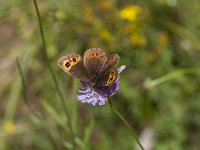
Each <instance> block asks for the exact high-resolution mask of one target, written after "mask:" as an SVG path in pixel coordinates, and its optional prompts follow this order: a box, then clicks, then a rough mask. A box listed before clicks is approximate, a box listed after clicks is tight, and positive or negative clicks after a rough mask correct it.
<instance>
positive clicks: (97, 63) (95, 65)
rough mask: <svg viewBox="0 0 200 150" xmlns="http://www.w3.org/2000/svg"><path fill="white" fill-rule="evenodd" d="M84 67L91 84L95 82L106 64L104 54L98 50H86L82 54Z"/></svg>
mask: <svg viewBox="0 0 200 150" xmlns="http://www.w3.org/2000/svg"><path fill="white" fill-rule="evenodd" d="M83 62H84V67H85V68H86V70H87V72H88V74H89V78H90V81H91V82H95V80H96V79H97V77H98V76H99V74H100V73H101V72H102V71H103V69H104V65H105V63H106V62H107V56H106V53H105V52H104V51H103V50H101V49H100V48H92V49H88V50H87V51H86V52H85V54H84V61H83Z"/></svg>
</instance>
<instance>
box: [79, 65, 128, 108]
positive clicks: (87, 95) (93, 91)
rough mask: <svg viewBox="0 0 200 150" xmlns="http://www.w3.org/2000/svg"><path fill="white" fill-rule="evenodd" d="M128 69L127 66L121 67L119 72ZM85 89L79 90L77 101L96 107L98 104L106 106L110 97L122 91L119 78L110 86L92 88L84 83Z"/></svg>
mask: <svg viewBox="0 0 200 150" xmlns="http://www.w3.org/2000/svg"><path fill="white" fill-rule="evenodd" d="M125 68H126V66H125V65H122V66H121V67H119V69H118V72H119V73H120V72H122V71H123V70H124V69H125ZM81 83H82V85H83V87H84V88H82V89H80V90H79V94H78V96H77V100H79V101H80V102H82V103H89V104H92V105H93V106H95V105H96V104H99V105H104V104H105V103H106V102H107V101H108V97H110V96H113V95H114V94H115V92H116V91H118V90H119V89H120V82H119V77H118V79H117V80H116V81H115V82H114V83H113V84H112V85H110V86H99V85H96V86H91V85H90V84H89V83H87V82H82V81H81Z"/></svg>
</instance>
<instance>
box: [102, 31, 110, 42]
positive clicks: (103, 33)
mask: <svg viewBox="0 0 200 150" xmlns="http://www.w3.org/2000/svg"><path fill="white" fill-rule="evenodd" d="M100 35H101V37H102V39H104V40H107V41H109V40H110V39H111V35H110V33H109V32H108V31H107V30H102V31H101V32H100Z"/></svg>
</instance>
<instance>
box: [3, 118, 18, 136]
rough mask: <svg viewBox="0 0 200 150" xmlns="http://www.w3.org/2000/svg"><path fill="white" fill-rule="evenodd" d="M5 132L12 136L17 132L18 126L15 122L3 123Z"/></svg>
mask: <svg viewBox="0 0 200 150" xmlns="http://www.w3.org/2000/svg"><path fill="white" fill-rule="evenodd" d="M2 127H3V130H4V131H5V132H6V133H7V134H12V133H14V132H15V130H16V126H15V125H14V123H13V122H11V121H6V122H4V123H3V126H2Z"/></svg>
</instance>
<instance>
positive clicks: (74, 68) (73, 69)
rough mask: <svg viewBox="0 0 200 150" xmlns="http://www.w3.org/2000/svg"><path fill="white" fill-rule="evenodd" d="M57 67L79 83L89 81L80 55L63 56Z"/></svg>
mask: <svg viewBox="0 0 200 150" xmlns="http://www.w3.org/2000/svg"><path fill="white" fill-rule="evenodd" d="M58 65H59V66H60V68H62V69H63V70H64V71H65V72H66V73H68V74H69V75H71V76H73V77H76V78H78V79H79V80H81V81H89V79H88V73H87V71H86V69H85V67H84V65H83V61H82V60H81V56H80V55H78V54H68V55H65V56H63V57H61V58H60V59H59V60H58Z"/></svg>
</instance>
